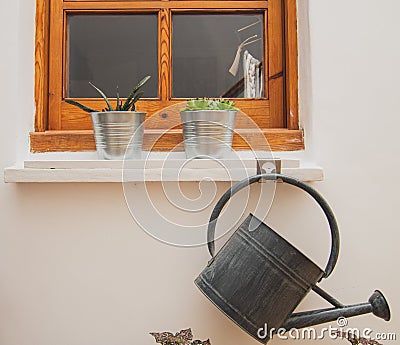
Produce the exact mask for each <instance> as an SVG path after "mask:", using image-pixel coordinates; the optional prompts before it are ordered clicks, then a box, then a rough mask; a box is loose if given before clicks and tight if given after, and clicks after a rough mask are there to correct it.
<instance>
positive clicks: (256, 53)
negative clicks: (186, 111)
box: [172, 14, 264, 98]
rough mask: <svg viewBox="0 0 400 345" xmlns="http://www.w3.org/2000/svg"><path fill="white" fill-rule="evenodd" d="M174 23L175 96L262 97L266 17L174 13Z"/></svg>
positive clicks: (173, 64)
mask: <svg viewBox="0 0 400 345" xmlns="http://www.w3.org/2000/svg"><path fill="white" fill-rule="evenodd" d="M172 22H173V41H172V69H173V91H172V93H173V97H176V98H180V97H182V98H190V97H232V98H235V97H246V98H259V97H263V94H264V93H263V82H264V74H263V68H262V61H263V59H264V54H263V52H264V37H263V27H264V24H263V15H262V14H174V15H173V21H172ZM241 43H242V46H241V45H240V44H241ZM246 43H247V44H246Z"/></svg>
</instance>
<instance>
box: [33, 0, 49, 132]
mask: <svg viewBox="0 0 400 345" xmlns="http://www.w3.org/2000/svg"><path fill="white" fill-rule="evenodd" d="M49 10H50V8H49V0H37V1H36V34H35V107H36V110H35V111H36V114H35V131H37V132H42V131H44V130H46V128H47V107H48V88H49V84H48V78H47V74H48V68H49V66H48V50H49V45H48V42H49Z"/></svg>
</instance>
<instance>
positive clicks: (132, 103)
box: [65, 75, 150, 113]
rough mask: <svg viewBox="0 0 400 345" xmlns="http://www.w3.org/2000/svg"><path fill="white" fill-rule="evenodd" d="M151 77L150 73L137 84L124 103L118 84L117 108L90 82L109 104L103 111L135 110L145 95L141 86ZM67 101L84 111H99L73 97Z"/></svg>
mask: <svg viewBox="0 0 400 345" xmlns="http://www.w3.org/2000/svg"><path fill="white" fill-rule="evenodd" d="M149 79H150V76H149V75H148V76H147V77H145V78H143V79H142V80H141V81H140V82H139V84H137V85H136V86H135V87H134V88H133V89H132V91H131V93H130V94H129V96H128V98H127V99H126V101H125V102H124V104H122V100H121V99H120V96H119V91H118V86H117V103H116V105H115V109H114V108H113V107H112V105H111V103H110V101H109V100H108V97H107V96H106V95H105V93H104V92H103V91H101V90H100V89H99V88H98V87H97V86H95V85H93V84H92V83H90V82H89V84H90V85H91V86H92V87H93V88H94V89H95V90H96V91H97V92H98V93H99V94H100V96H101V97H103V99H104V101H105V102H106V104H107V108H104V109H102V111H135V110H136V102H137V101H138V100H139V99H140V98H141V97H142V96H143V91H140V92H139V90H140V88H141V87H142V86H143V85H144V84H146V82H147V81H148V80H149ZM65 102H67V103H69V104H71V105H74V106H76V107H78V108H80V109H82V110H83V111H86V112H87V113H96V112H99V111H98V110H94V109H91V108H88V107H86V106H85V105H83V104H81V103H79V102H77V101H74V100H72V99H66V100H65Z"/></svg>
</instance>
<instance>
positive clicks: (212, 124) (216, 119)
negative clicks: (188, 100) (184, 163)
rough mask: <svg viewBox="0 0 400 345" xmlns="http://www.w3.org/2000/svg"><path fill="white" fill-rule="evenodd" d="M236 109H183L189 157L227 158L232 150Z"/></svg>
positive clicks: (183, 129)
mask: <svg viewBox="0 0 400 345" xmlns="http://www.w3.org/2000/svg"><path fill="white" fill-rule="evenodd" d="M236 113H237V111H236V110H196V111H181V121H182V134H183V139H184V146H185V152H186V157H187V158H218V159H221V158H227V157H228V156H229V155H230V153H231V151H232V137H233V131H234V129H235V120H236Z"/></svg>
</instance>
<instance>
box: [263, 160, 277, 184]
mask: <svg viewBox="0 0 400 345" xmlns="http://www.w3.org/2000/svg"><path fill="white" fill-rule="evenodd" d="M281 173H282V161H281V160H280V159H279V158H276V159H257V175H260V174H281ZM278 181H279V180H278ZM259 182H260V183H263V182H265V180H264V179H261V180H260V181H259Z"/></svg>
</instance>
